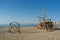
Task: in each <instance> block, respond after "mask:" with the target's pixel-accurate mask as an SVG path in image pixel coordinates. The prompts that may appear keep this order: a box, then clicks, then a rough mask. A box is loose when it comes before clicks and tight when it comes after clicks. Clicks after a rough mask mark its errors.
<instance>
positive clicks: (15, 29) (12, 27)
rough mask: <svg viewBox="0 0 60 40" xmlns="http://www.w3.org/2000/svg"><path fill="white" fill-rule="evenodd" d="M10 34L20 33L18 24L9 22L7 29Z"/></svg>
mask: <svg viewBox="0 0 60 40" xmlns="http://www.w3.org/2000/svg"><path fill="white" fill-rule="evenodd" d="M9 32H10V33H16V32H18V33H21V32H20V24H19V23H18V22H11V23H10V28H9Z"/></svg>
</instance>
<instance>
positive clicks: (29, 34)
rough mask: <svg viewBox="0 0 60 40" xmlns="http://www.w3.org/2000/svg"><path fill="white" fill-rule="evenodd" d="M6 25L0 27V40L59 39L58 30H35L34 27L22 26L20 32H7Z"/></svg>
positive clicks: (59, 32)
mask: <svg viewBox="0 0 60 40" xmlns="http://www.w3.org/2000/svg"><path fill="white" fill-rule="evenodd" d="M7 31H8V27H5V28H0V40H60V30H55V31H53V32H47V31H45V30H43V31H41V30H40V31H37V29H36V27H22V28H21V34H19V33H14V34H13V33H8V32H7Z"/></svg>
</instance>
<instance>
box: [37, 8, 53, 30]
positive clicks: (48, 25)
mask: <svg viewBox="0 0 60 40" xmlns="http://www.w3.org/2000/svg"><path fill="white" fill-rule="evenodd" d="M38 18H40V19H43V20H42V21H41V22H39V24H38V27H37V29H46V30H52V29H53V22H52V21H51V19H46V15H45V9H43V17H38Z"/></svg>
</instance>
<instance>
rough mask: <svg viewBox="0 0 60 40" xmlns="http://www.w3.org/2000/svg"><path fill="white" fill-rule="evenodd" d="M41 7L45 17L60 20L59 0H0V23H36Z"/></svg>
mask: <svg viewBox="0 0 60 40" xmlns="http://www.w3.org/2000/svg"><path fill="white" fill-rule="evenodd" d="M43 8H46V17H47V18H51V19H52V21H60V0H0V24H8V23H10V22H13V21H18V22H19V23H21V24H33V23H35V24H36V23H38V18H37V16H43V15H42V11H43Z"/></svg>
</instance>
